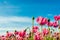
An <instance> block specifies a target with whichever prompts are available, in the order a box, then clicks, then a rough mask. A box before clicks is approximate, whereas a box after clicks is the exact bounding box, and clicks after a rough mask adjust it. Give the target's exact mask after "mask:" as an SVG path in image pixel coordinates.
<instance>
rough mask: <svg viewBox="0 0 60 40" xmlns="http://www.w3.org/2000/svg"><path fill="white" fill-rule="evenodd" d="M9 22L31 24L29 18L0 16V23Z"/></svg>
mask: <svg viewBox="0 0 60 40" xmlns="http://www.w3.org/2000/svg"><path fill="white" fill-rule="evenodd" d="M9 22H27V23H31V22H32V20H31V18H29V17H17V16H13V17H2V16H0V23H9Z"/></svg>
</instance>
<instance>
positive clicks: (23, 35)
mask: <svg viewBox="0 0 60 40" xmlns="http://www.w3.org/2000/svg"><path fill="white" fill-rule="evenodd" d="M19 36H20V37H23V38H24V37H25V36H26V31H25V30H24V31H20V32H19Z"/></svg>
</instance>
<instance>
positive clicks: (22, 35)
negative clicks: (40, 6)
mask: <svg viewBox="0 0 60 40" xmlns="http://www.w3.org/2000/svg"><path fill="white" fill-rule="evenodd" d="M34 20H35V18H34V17H32V28H31V29H30V28H28V27H27V28H26V29H24V30H23V31H21V30H20V31H17V30H15V31H14V32H13V33H11V32H9V31H7V32H6V35H1V36H0V40H60V30H58V31H59V32H57V31H56V32H54V31H55V30H53V31H51V27H52V29H53V28H58V29H60V15H57V16H54V20H55V21H54V22H51V20H50V19H48V18H44V17H41V16H40V17H37V18H36V20H35V21H36V22H37V23H38V25H39V26H35V25H34ZM44 25H47V26H48V28H43V26H44ZM39 27H40V28H39ZM27 29H29V33H27ZM40 30H41V31H40Z"/></svg>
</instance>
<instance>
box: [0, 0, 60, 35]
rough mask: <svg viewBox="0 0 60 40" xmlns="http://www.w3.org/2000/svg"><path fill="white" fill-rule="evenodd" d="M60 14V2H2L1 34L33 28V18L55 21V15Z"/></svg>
mask: <svg viewBox="0 0 60 40" xmlns="http://www.w3.org/2000/svg"><path fill="white" fill-rule="evenodd" d="M59 14H60V0H0V30H1V31H2V32H1V31H0V32H1V33H0V34H2V33H3V32H6V31H7V30H15V29H18V30H21V29H24V28H26V27H31V25H32V24H31V21H32V20H31V18H32V16H34V17H35V18H37V17H38V16H43V17H47V18H50V19H51V21H53V20H54V19H53V17H54V15H59ZM35 24H36V21H35ZM3 28H4V29H3Z"/></svg>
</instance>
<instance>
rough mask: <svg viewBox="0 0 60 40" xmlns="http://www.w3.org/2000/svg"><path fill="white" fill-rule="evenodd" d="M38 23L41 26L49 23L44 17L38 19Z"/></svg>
mask: <svg viewBox="0 0 60 40" xmlns="http://www.w3.org/2000/svg"><path fill="white" fill-rule="evenodd" d="M37 23H39V24H40V25H45V24H46V23H47V19H46V18H43V17H38V18H37Z"/></svg>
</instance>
